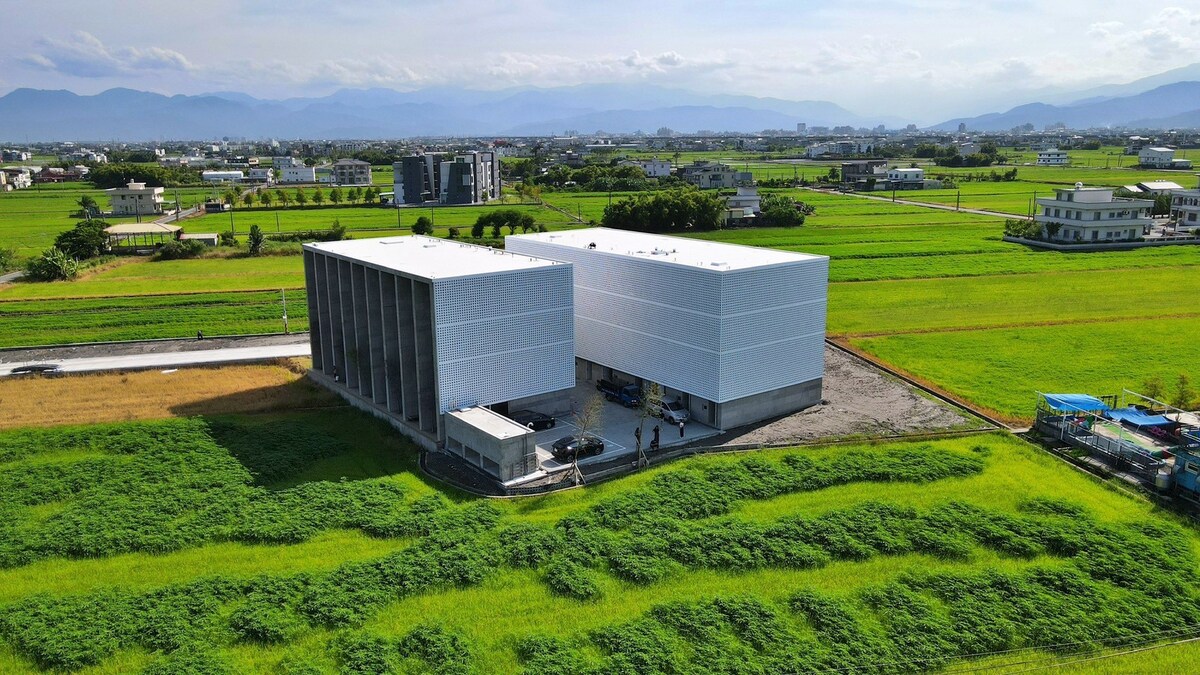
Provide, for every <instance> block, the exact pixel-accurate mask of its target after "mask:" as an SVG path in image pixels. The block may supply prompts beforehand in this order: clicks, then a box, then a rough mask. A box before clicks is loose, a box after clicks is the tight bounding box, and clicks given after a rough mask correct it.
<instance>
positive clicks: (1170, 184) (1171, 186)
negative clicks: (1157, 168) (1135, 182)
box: [1139, 180, 1183, 190]
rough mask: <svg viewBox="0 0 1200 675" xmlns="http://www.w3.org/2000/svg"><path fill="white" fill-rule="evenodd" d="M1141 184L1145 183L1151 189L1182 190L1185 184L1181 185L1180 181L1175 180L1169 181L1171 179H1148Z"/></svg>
mask: <svg viewBox="0 0 1200 675" xmlns="http://www.w3.org/2000/svg"><path fill="white" fill-rule="evenodd" d="M1139 185H1144V186H1146V187H1147V188H1149V189H1151V190H1182V189H1183V186H1182V185H1180V184H1179V183H1176V182H1174V181H1169V180H1148V181H1146V182H1144V183H1139Z"/></svg>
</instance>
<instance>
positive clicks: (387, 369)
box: [379, 272, 404, 417]
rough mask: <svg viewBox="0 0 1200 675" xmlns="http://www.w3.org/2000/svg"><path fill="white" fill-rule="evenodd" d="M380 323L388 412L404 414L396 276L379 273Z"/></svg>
mask: <svg viewBox="0 0 1200 675" xmlns="http://www.w3.org/2000/svg"><path fill="white" fill-rule="evenodd" d="M379 304H380V323H381V329H382V331H383V363H384V367H383V373H384V376H385V378H386V392H387V396H386V401H387V409H388V412H391V413H394V414H396V415H399V416H401V417H403V416H404V402H403V400H402V399H401V397H400V377H401V373H400V337H399V335H397V326H396V276H395V275H394V274H388V273H387V272H380V273H379Z"/></svg>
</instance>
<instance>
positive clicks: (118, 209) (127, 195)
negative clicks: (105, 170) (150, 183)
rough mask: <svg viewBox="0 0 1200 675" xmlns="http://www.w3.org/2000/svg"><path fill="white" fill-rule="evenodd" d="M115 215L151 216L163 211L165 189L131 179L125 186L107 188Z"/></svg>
mask: <svg viewBox="0 0 1200 675" xmlns="http://www.w3.org/2000/svg"><path fill="white" fill-rule="evenodd" d="M105 192H107V193H108V199H109V201H110V202H111V203H112V212H113V215H114V216H133V215H141V216H149V215H155V214H161V213H162V212H163V189H162V188H160V187H146V184H145V183H137V182H134V181H129V184H128V185H126V186H125V187H119V188H109V189H107V190H105Z"/></svg>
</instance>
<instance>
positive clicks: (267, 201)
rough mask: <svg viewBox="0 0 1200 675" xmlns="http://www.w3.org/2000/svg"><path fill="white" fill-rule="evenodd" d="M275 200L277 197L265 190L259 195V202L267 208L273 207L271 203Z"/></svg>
mask: <svg viewBox="0 0 1200 675" xmlns="http://www.w3.org/2000/svg"><path fill="white" fill-rule="evenodd" d="M274 200H275V195H272V194H271V193H270V192H268V191H266V190H263V191H262V192H260V193H258V202H259V203H260V204H262V205H263V206H265V207H269V206H271V202H272V201H274Z"/></svg>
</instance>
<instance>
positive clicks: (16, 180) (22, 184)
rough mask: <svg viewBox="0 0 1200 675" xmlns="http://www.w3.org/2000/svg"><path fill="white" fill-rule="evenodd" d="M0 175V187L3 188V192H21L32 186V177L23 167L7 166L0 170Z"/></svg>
mask: <svg viewBox="0 0 1200 675" xmlns="http://www.w3.org/2000/svg"><path fill="white" fill-rule="evenodd" d="M0 175H3V176H4V178H3V179H2V180H0V185H3V186H4V191H5V192H11V191H13V190H23V189H25V188H27V187H30V186H31V185H33V176H32V174H31V172H30V170H29V169H27V168H25V167H15V166H7V167H4V168H3V169H0Z"/></svg>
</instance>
